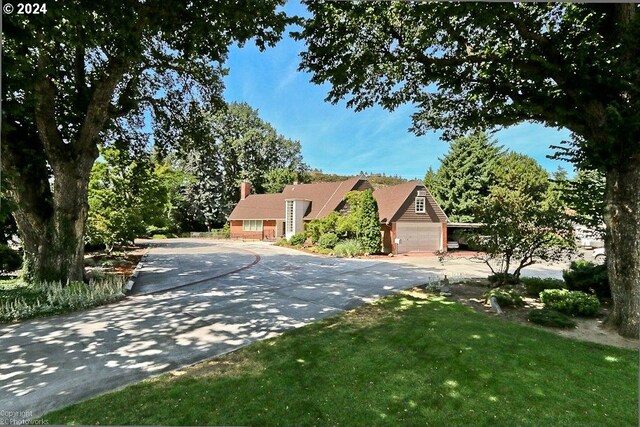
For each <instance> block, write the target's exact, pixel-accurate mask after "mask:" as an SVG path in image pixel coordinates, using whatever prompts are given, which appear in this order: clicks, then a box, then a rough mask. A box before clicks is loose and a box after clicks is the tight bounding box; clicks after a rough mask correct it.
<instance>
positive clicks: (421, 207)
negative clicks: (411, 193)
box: [416, 197, 427, 213]
mask: <svg viewBox="0 0 640 427" xmlns="http://www.w3.org/2000/svg"><path fill="white" fill-rule="evenodd" d="M416 213H427V204H426V198H425V197H416Z"/></svg>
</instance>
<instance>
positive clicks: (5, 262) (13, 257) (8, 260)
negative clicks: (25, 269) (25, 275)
mask: <svg viewBox="0 0 640 427" xmlns="http://www.w3.org/2000/svg"><path fill="white" fill-rule="evenodd" d="M21 266H22V255H20V252H18V251H16V250H14V249H11V248H10V247H9V246H7V245H2V244H0V270H2V271H7V272H8V271H16V270H18V269H19V268H20V267H21Z"/></svg>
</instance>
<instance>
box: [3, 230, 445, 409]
mask: <svg viewBox="0 0 640 427" xmlns="http://www.w3.org/2000/svg"><path fill="white" fill-rule="evenodd" d="M150 244H151V249H150V251H149V254H148V256H147V257H146V258H145V259H144V261H143V262H144V268H143V269H142V272H141V274H140V276H139V278H138V281H137V282H136V285H135V286H134V288H133V295H132V296H130V297H128V298H127V299H126V300H124V301H121V302H119V303H116V304H112V305H109V306H104V307H99V308H96V309H93V310H88V311H84V312H79V313H72V314H69V315H64V316H56V317H50V318H43V319H36V320H30V321H24V322H20V323H14V324H9V325H3V326H0V411H4V412H3V413H4V414H7V413H11V414H21V415H17V418H18V419H20V417H22V418H32V417H39V416H40V415H41V414H44V413H46V412H47V411H50V410H52V409H55V408H59V407H62V406H66V405H68V404H71V403H73V402H77V401H79V400H83V399H86V398H89V397H92V396H95V395H97V394H99V393H102V392H105V391H108V390H113V389H116V388H118V387H122V386H124V385H127V384H130V383H133V382H136V381H139V380H141V379H143V378H147V377H150V376H152V375H156V374H159V373H161V372H164V371H167V370H171V369H175V368H177V367H180V366H185V365H188V364H192V363H195V362H197V361H200V360H202V359H206V358H210V357H213V356H216V355H220V354H223V353H225V352H228V351H232V350H234V349H237V348H239V347H242V346H245V345H247V344H249V343H251V342H254V341H256V340H260V339H265V338H268V337H271V336H274V335H277V334H279V333H281V332H283V331H285V330H287V329H291V328H295V327H299V326H302V325H304V324H306V323H309V322H312V321H314V320H317V319H320V318H323V317H326V316H331V315H334V314H336V313H339V312H340V311H342V310H345V309H349V308H353V307H356V306H358V305H360V304H363V303H365V302H368V301H371V300H374V299H376V298H379V297H382V296H384V295H388V294H391V293H394V292H397V291H399V290H401V289H405V288H407V287H410V286H412V285H415V284H420V283H425V282H427V281H429V280H434V279H435V278H437V276H438V275H441V274H442V273H443V269H442V268H441V266H440V267H438V266H421V265H410V264H406V263H402V262H387V260H376V259H372V260H369V259H367V260H347V259H336V258H325V257H318V256H312V255H307V254H304V253H301V252H299V251H294V250H290V249H286V248H279V247H275V246H271V245H269V244H266V243H262V242H255V243H241V242H240V243H234V242H228V241H208V240H201V239H197V240H196V239H170V240H166V241H152V242H150Z"/></svg>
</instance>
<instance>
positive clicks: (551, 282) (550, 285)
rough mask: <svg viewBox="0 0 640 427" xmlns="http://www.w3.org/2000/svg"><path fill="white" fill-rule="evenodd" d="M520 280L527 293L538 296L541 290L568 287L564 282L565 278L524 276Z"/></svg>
mask: <svg viewBox="0 0 640 427" xmlns="http://www.w3.org/2000/svg"><path fill="white" fill-rule="evenodd" d="M520 282H521V283H522V284H523V285H524V287H525V289H526V290H527V295H529V296H532V297H536V298H537V297H539V296H540V292H542V291H544V290H545V289H567V285H566V283H564V280H560V279H550V278H546V279H543V278H541V277H523V278H521V279H520Z"/></svg>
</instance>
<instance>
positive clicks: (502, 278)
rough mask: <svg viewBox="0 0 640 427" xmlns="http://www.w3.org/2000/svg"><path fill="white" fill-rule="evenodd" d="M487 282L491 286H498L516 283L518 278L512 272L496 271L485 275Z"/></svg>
mask: <svg viewBox="0 0 640 427" xmlns="http://www.w3.org/2000/svg"><path fill="white" fill-rule="evenodd" d="M487 280H489V283H490V284H491V285H492V286H500V285H517V284H518V279H516V278H515V277H514V275H513V274H510V273H496V274H492V275H491V276H489V277H487Z"/></svg>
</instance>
